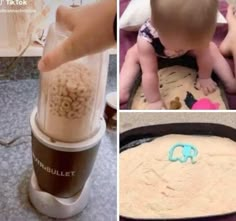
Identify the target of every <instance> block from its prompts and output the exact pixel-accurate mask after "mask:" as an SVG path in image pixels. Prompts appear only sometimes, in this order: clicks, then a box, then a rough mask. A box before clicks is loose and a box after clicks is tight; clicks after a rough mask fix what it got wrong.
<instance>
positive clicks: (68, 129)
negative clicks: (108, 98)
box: [37, 24, 106, 142]
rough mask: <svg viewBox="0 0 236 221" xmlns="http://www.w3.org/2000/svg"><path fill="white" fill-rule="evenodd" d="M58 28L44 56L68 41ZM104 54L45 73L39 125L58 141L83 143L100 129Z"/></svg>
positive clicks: (51, 32)
mask: <svg viewBox="0 0 236 221" xmlns="http://www.w3.org/2000/svg"><path fill="white" fill-rule="evenodd" d="M67 35H68V33H67V32H66V31H64V30H62V28H61V27H59V25H58V24H53V25H51V27H50V29H49V34H48V37H47V41H46V46H45V50H44V53H47V52H48V51H50V50H52V49H53V48H55V47H56V46H57V45H58V44H59V43H61V42H62V41H63V40H65V39H66V38H67ZM101 64H102V56H101V54H95V55H90V56H87V57H84V58H81V59H78V60H73V61H70V62H67V63H66V64H63V65H61V66H60V67H58V68H57V69H55V70H53V71H50V72H47V73H41V77H40V96H39V102H38V113H37V123H38V126H39V128H40V129H41V130H42V131H43V132H44V133H45V134H47V135H48V136H50V137H51V138H52V139H54V140H58V141H62V142H80V141H83V140H85V139H87V138H89V137H91V136H93V135H94V134H95V133H96V132H97V131H98V130H99V128H100V126H101V125H100V117H101V116H102V112H103V109H104V103H105V102H104V96H105V85H106V75H103V74H104V73H102V72H101Z"/></svg>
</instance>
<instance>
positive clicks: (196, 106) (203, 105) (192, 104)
mask: <svg viewBox="0 0 236 221" xmlns="http://www.w3.org/2000/svg"><path fill="white" fill-rule="evenodd" d="M184 101H185V104H186V105H187V106H188V108H189V109H191V110H219V107H220V104H219V103H213V102H212V101H211V100H210V99H208V98H201V99H199V100H196V99H195V97H194V96H193V95H192V94H191V93H190V92H188V91H187V95H186V98H185V100H184Z"/></svg>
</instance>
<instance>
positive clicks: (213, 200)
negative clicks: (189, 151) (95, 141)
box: [120, 135, 236, 218]
mask: <svg viewBox="0 0 236 221" xmlns="http://www.w3.org/2000/svg"><path fill="white" fill-rule="evenodd" d="M178 142H184V143H191V144H193V145H195V146H196V147H197V148H198V151H199V154H198V157H197V163H196V164H192V163H191V162H190V161H188V162H187V163H180V162H170V161H169V160H168V152H169V149H170V147H171V146H172V145H174V144H176V143H178ZM176 154H177V155H179V152H177V153H176ZM235 183H236V143H235V142H233V141H232V140H230V139H227V138H220V137H213V136H212V137H206V136H186V135H167V136H164V137H160V138H157V139H155V140H154V141H152V142H151V143H146V144H143V145H140V146H139V147H136V148H133V149H130V150H128V151H125V152H123V153H121V154H120V214H121V215H124V216H128V217H134V218H183V217H196V216H208V215H213V214H222V213H228V212H233V211H235V210H236V188H235Z"/></svg>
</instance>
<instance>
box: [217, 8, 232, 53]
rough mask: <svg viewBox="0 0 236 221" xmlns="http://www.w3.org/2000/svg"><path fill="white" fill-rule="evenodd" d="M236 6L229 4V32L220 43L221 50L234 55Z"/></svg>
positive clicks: (227, 17) (227, 16)
mask: <svg viewBox="0 0 236 221" xmlns="http://www.w3.org/2000/svg"><path fill="white" fill-rule="evenodd" d="M235 12H236V8H235V7H234V6H233V5H229V7H228V11H227V15H226V20H227V21H228V34H227V35H226V37H225V39H224V40H223V41H222V43H221V45H220V51H221V53H222V54H223V55H225V56H230V55H232V45H234V43H235V39H236V30H235V27H236V16H235Z"/></svg>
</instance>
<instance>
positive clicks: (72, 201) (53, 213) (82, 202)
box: [29, 172, 91, 219]
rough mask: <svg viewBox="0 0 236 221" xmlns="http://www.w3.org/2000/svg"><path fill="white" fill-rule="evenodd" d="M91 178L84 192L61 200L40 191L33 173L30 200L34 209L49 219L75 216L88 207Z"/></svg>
mask: <svg viewBox="0 0 236 221" xmlns="http://www.w3.org/2000/svg"><path fill="white" fill-rule="evenodd" d="M90 186H91V181H90V178H88V180H87V181H86V183H85V185H84V188H83V190H82V191H81V192H80V193H78V194H76V195H75V196H73V197H71V198H59V197H56V196H53V195H51V194H50V193H47V192H44V191H42V190H41V189H40V187H39V185H38V182H37V179H36V176H35V173H34V172H33V174H32V176H31V179H30V184H29V198H30V201H31V202H32V204H33V205H34V207H35V208H36V209H37V210H38V211H39V212H40V213H42V214H44V215H47V216H49V217H53V218H58V219H65V218H69V217H71V216H74V215H76V214H78V213H80V212H82V210H83V209H84V208H85V207H86V206H87V204H88V200H89V190H90Z"/></svg>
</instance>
